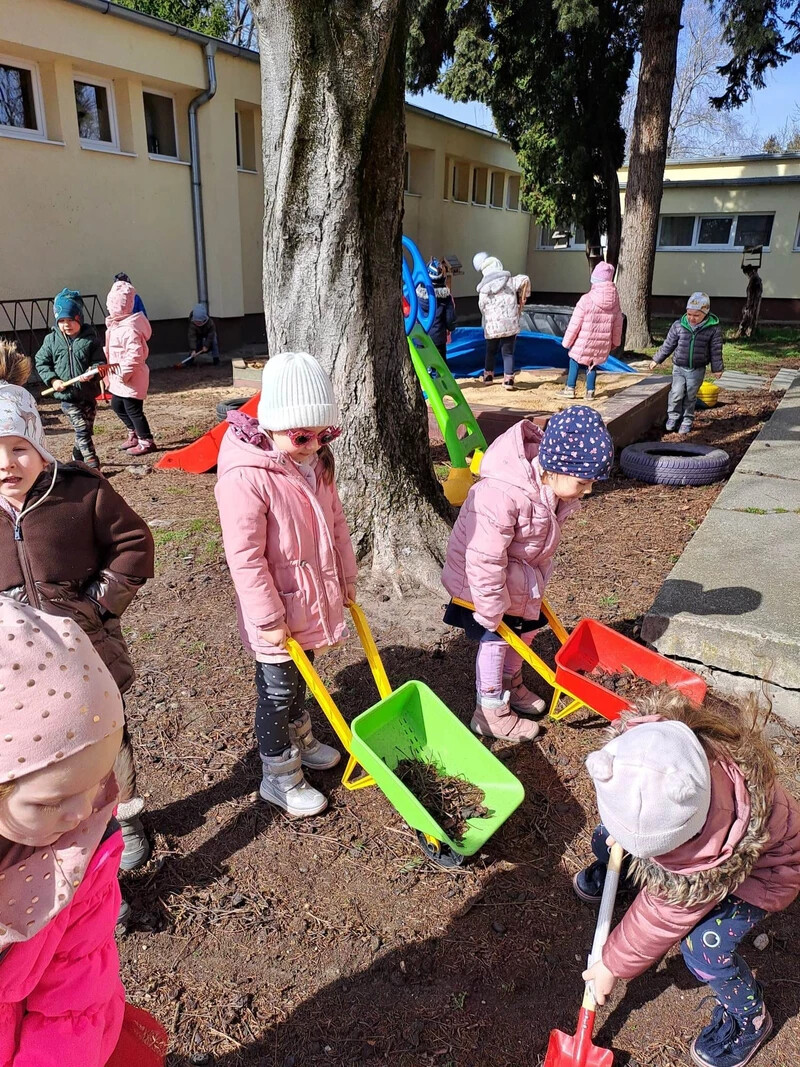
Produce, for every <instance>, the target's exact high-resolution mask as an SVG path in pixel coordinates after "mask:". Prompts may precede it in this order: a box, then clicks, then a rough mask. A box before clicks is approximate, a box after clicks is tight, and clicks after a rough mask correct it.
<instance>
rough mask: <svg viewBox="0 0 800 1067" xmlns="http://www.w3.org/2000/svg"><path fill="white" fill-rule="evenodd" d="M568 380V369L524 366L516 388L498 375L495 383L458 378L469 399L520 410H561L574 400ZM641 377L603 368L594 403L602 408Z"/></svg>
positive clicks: (581, 388)
mask: <svg viewBox="0 0 800 1067" xmlns="http://www.w3.org/2000/svg"><path fill="white" fill-rule="evenodd" d="M566 380H567V374H566V371H557V370H523V371H520V372H519V374H517V376H516V386H517V387H516V389H514V390H512V391H509V390H508V389H504V388H503V378H502V376H500V377H498V378H495V380H494V383H493V384H492V385H484V384H483V382H482V381H481V380H480V379H479V378H462V379H459V383H458V384H459V385H460V386H461V391H462V392H463V394H464V397H465V399H466V400H467V402H468V403H469V404H470V405H472V404H479V405H483V406H484V407H486V406H494V407H504V408H514V409H516V408H519V409H520V410H521V411H525V412H527V411H553V412H555V411H562V410H563V409H564V408H565V407H568V406H569V405H570V404H574V403H575V400H566V399H565V398H564V397H563V396H561V395H560V394H561V391H562V390H563V388H564V385H565V383H566ZM641 380H642V375H639V374H607V373H606V372H605V371H601V372H600V373H599V374H598V375H597V382H596V385H595V403H594V406H595V407H596V408H597V410H598V411H599V412H601V413H602V411H603V401H604V400H607V399H608V398H609V397H612V396H614V395H615V394H617V393H619V392H622V391H623V390H624V389H627V388H629V387H630V386H631V385H637V384H638V383H639V382H640V381H641ZM575 392H576V394H577V396H576V399H577V400H578V401H580V400H583V399H584V396H585V392H586V378H585V376H584V375H583V374H581V376H580V377H579V378H578V384H577V386H576V387H575Z"/></svg>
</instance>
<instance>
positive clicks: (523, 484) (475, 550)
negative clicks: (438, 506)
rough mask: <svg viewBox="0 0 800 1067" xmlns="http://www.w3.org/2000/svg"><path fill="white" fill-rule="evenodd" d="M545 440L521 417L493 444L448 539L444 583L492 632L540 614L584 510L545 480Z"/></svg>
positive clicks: (484, 458)
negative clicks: (566, 535)
mask: <svg viewBox="0 0 800 1067" xmlns="http://www.w3.org/2000/svg"><path fill="white" fill-rule="evenodd" d="M542 437H543V433H542V431H541V430H540V429H539V427H538V426H534V424H533V423H532V422H528V420H527V419H523V420H522V421H521V422H518V423H516V424H515V425H514V426H512V427H511V428H510V429H508V430H506V432H505V433H504V434H501V436H500V437H498V438H497V440H496V441H494V442H493V443H492V444H491V445H490V446H489V448H488V449H487V450H486V455H485V456H484V457H483V460H482V462H481V477H480V481H478V482H477V483H476V484H475V485H474V486H473V487H472V489H470V491H469V494H468V495H467V499H466V500H465V501H464V504H463V505H462V507H461V511H460V512H459V514H458V518H457V519H456V524H455V526H454V527H453V532H452V533H451V535H450V541H449V544H448V546H447V559H446V561H445V565H444V570H443V572H442V584H443V585H444V587H445V589H446V590H447V592H448V593H449V594H450V596H452V597H458V598H459V599H460V600H468V601H471V602H472V603H473V604H474V605H475V618H476V620H477V621H478V622H479V623H480V624H481V626H485V627H486V629H487V630H495V629H497V626H498V624H499V623H500V621H501V619H502V618H503V615H517V616H519V617H520V618H523V619H536V618H538V617H539V611H540V608H541V603H542V597H543V596H544V590H545V586H546V585H547V582H548V580H549V578H550V574H551V572H552V570H553V556H554V555H555V552H556V549H557V548H558V543H559V541H560V540H561V527H562V525H563V524H564V522H565V520H566V519H567V517H568V516H569V515H571V514H572V513H573V512H575V511H577V510H578V508H579V507H580V503H579V502H577V501H574V502H570V503H566V502H564V501H560V500H559V499H558V497H557V496H556V495H555V494H554V493H553V491H552V489H550V488H549V487H548V486H546V485H545V484H544V482H543V481H542V468H541V466H540V464H539V460H538V458H537V457H538V453H539V444H540V442H541V440H542Z"/></svg>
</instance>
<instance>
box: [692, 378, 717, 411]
mask: <svg viewBox="0 0 800 1067" xmlns="http://www.w3.org/2000/svg"><path fill="white" fill-rule="evenodd" d="M697 397H698V399H699V400H702V401H703V403H704V404H705V406H706V407H707V408H715V407H716V406H717V404H718V403H719V386H718V385H714V383H713V382H710V381H708V380H707V379H706V381H704V382H703V384H702V385H701V386H700V388H699V389H698V390H697Z"/></svg>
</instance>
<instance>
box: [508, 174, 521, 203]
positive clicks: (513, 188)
mask: <svg viewBox="0 0 800 1067" xmlns="http://www.w3.org/2000/svg"><path fill="white" fill-rule="evenodd" d="M519 186H520V179H519V174H509V176H508V185H507V186H506V207H507V208H508V210H509V211H519Z"/></svg>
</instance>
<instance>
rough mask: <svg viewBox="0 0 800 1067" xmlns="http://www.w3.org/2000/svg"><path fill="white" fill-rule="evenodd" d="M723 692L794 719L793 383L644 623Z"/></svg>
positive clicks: (660, 643) (799, 556) (797, 490)
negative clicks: (767, 703)
mask: <svg viewBox="0 0 800 1067" xmlns="http://www.w3.org/2000/svg"><path fill="white" fill-rule="evenodd" d="M642 638H643V640H645V641H647V642H649V643H651V644H653V645H654V646H655V647H656V648H657V649H658V651H659V652H661V653H663V654H664V655H666V656H670V657H671V658H673V659H677V660H679V661H681V662H683V663H685V664H686V666H688V667H690V668H691V669H692V670H695V671H697V672H698V673H699V674H702V675H703V676H704V677H706V678H708V680H709V681H710V682H711V683H712V684H713V685H714V686H715V687H716V688H717V689H719V690H720V691H721V692H727V693H729V694H730V695H732V696H742V695H749V694H750V693H756V694H757V695H758V694H763V695H765V696H768V697H769V699H770V700H771V701H772V703H773V708H774V710H775V712H776V713H777V714H779V715H781V716H783V717H784V718H786V719H789V720H790V721H791V722H792V723H794V724H796V725H800V383H798V384H795V385H794V386H793V387H792V388H791V389H789V390H787V392H786V396H785V397H784V399H783V400H782V401H781V403H780V405H779V407H778V408H777V410H776V411H775V413H774V414H773V416H772V418H771V419H770V420H769V422H767V423H766V425H765V426H764V427H763V429H762V430H761V433H760V434H759V435H758V437H757V438H756V439H755V441H754V442H753V443H752V445H751V446H750V448H749V449H748V451H747V453H746V455H745V457H744V459H743V460H742V462H741V463H740V464H739V466H738V467H737V468H736V471H735V472H734V474H733V475H732V477H731V479H730V481H729V482H728V484H727V485H726V486H725V488H724V489H723V491H722V492H721V493H720V495H719V496H718V497H717V499H716V501H715V503H714V505H713V506H712V508H711V510H710V511H709V513H708V515H707V516H706V518H705V520H704V522H703V523H702V525H701V526H700V529H699V530H698V531H697V533H696V534H695V535H694V537H693V538H692V540H691V541H690V543H689V545H688V546H687V548H686V550H685V551H684V553H683V555H682V556H681V558H680V559H679V561H678V562H677V564H676V565H675V567H674V569H673V571H672V572H671V574H670V575H669V577H668V578H667V580H666V581H665V582H664V585H663V586H662V587H661V590H660V591H659V593H658V596H657V597H656V600H655V603H654V604H653V606H652V608H651V609H650V611H649V613H648V614H647V616H646V617H645V620H644V623H643V626H642Z"/></svg>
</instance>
